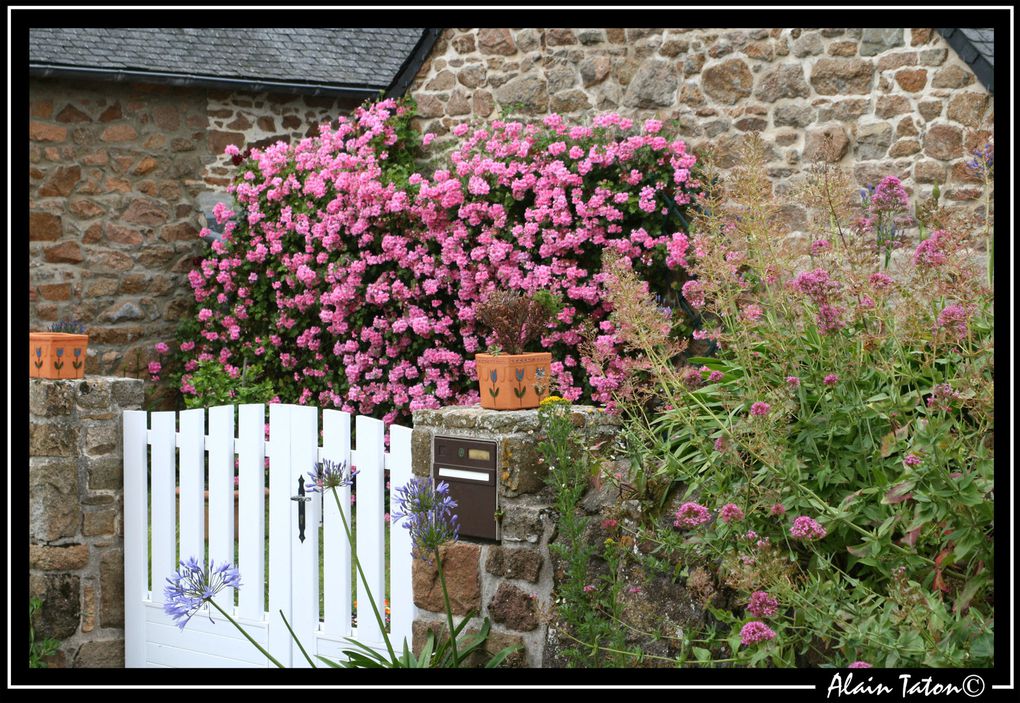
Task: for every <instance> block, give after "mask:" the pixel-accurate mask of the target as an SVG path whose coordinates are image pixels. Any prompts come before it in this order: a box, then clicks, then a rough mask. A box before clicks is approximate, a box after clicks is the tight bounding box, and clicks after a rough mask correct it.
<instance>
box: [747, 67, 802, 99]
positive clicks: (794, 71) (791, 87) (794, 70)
mask: <svg viewBox="0 0 1020 703" xmlns="http://www.w3.org/2000/svg"><path fill="white" fill-rule="evenodd" d="M810 94H811V89H810V88H809V87H808V84H807V82H806V81H805V80H804V68H803V67H802V66H801V64H799V63H795V64H781V65H779V66H776V67H774V68H772V69H771V70H769V71H767V72H765V73H763V74H762V76H761V78H760V79H759V80H758V88H757V89H756V90H755V93H754V96H755V97H756V98H758V99H759V100H763V101H765V102H769V103H771V102H775V101H776V100H779V99H780V98H806V97H807V96H808V95H810Z"/></svg>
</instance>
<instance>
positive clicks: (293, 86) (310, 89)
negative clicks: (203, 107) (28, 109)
mask: <svg viewBox="0 0 1020 703" xmlns="http://www.w3.org/2000/svg"><path fill="white" fill-rule="evenodd" d="M28 73H29V75H30V76H33V77H37V78H94V79H96V80H103V81H118V82H125V81H131V82H139V83H155V84H158V85H174V86H182V87H187V86H196V87H203V88H224V89H229V90H244V91H250V92H253V93H260V92H270V93H287V94H300V95H329V96H336V97H352V98H359V99H364V98H367V97H371V96H374V95H378V94H379V93H380V91H382V90H383V88H382V87H377V88H370V87H363V86H336V85H323V84H321V83H293V82H284V81H268V80H260V79H252V78H224V77H218V76H196V75H190V74H185V73H163V72H158V71H137V70H131V69H120V68H95V67H91V68H83V67H79V66H57V65H52V64H29V67H28Z"/></svg>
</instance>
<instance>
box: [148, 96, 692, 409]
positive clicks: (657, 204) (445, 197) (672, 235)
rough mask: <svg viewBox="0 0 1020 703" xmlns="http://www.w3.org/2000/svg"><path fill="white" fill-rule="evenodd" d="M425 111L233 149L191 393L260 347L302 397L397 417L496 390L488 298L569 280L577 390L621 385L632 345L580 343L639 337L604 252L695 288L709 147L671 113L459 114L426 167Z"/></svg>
mask: <svg viewBox="0 0 1020 703" xmlns="http://www.w3.org/2000/svg"><path fill="white" fill-rule="evenodd" d="M413 114H414V112H413V105H412V104H410V103H408V102H402V103H397V102H396V101H394V100H392V99H390V100H383V101H380V102H377V103H374V104H369V105H366V106H365V107H362V108H359V109H358V110H356V111H355V112H354V114H353V115H351V116H350V117H341V118H340V119H339V121H338V123H337V124H335V125H334V126H330V125H323V126H322V127H321V128H320V130H319V134H318V136H316V137H309V138H306V139H303V140H301V141H299V142H297V143H295V144H286V143H283V142H279V143H277V144H275V145H273V146H270V147H267V148H265V149H251V150H250V152H246V153H247V156H245V154H240V153H237V154H233V156H234V157H235V162H237V164H238V165H237V176H236V178H235V180H234V183H233V184H232V185H231V186H230V188H229V191H230V192H231V193H232V194H233V196H234V197H235V199H236V201H237V203H238V207H237V209H236V211H230V210H229V209H228V208H226V207H220V208H218V210H217V219H218V220H219V222H220V223H221V224H224V225H225V236H224V237H223V239H222V241H220V242H217V243H216V244H214V245H213V247H212V251H211V252H210V253H209V255H208V256H207V257H205V258H204V259H203V260H202V261H201V262H200V264H199V265H198V266H197V267H196V268H195V269H194V270H193V271H191V273H190V274H189V280H190V282H191V286H192V288H193V289H194V295H195V306H196V307H195V314H194V316H193V317H192V318H190V319H189V320H188V321H187V322H186V323H185V324H184V325H183V326H182V329H181V332H180V338H179V339H178V341H177V344H176V348H175V349H176V351H177V352H178V354H177V357H178V362H179V363H178V366H177V370H176V374H175V375H173V378H174V379H175V380H179V388H180V390H181V392H182V393H183V394H185V395H188V394H193V389H194V384H193V383H191V382H190V381H191V378H190V375H191V374H192V373H193V372H194V371H195V369H196V368H197V365H198V364H200V363H203V362H211V363H216V364H218V365H220V366H221V367H222V368H223V370H224V371H225V372H226V373H227V374H229V375H230V376H232V377H235V378H236V377H238V376H239V375H240V372H241V369H242V368H244V366H245V363H248V364H252V363H257V364H258V365H259V366H260V367H261V368H262V369H263V371H264V373H265V374H266V375H267V377H269V378H271V379H273V386H274V389H275V390H276V392H277V393H278V395H279V397H280V399H281V400H283V401H285V402H296V403H302V404H317V405H320V406H323V407H337V408H342V409H344V410H347V411H351V412H358V413H362V414H372V415H376V416H379V417H382V418H383V419H385V420H386V421H392V420H394V419H395V418H396V417H397V416H398V415H407V413H408V412H409V411H410V410H414V409H416V408H429V407H438V406H440V405H448V404H458V403H470V402H473V401H476V400H477V390H476V388H475V380H476V377H475V370H474V362H473V355H474V354H475V353H476V352H479V351H485V349H486V347H487V345H488V344H490V343H491V342H492V340H491V339H490V338H488V337H487V336H486V335H485V334H483V332H482V330H481V329H480V328H479V326H478V325H477V324H476V320H475V307H476V305H477V304H478V303H479V302H480V301H481V300H483V299H484V298H485V297H486V295H487V294H488V293H489V292H491V291H492V290H493V289H495V288H496V287H502V288H506V289H510V290H513V291H522V292H527V293H533V292H535V291H537V290H547V291H549V292H551V293H552V294H553V295H557V296H559V297H560V299H561V300H562V301H563V309H562V311H561V312H560V314H559V316H558V318H557V320H556V321H555V323H554V324H552V325H550V327H549V328H548V331H547V333H546V334H545V335H544V336H543V337H542V339H541V346H542V348H543V349H546V350H549V351H551V352H552V353H553V359H554V363H553V367H552V375H553V381H554V383H556V384H557V385H558V387H559V391H558V392H559V394H560V395H561V396H563V397H565V398H567V399H570V400H584V401H589V402H590V401H596V402H604V401H606V400H608V399H609V394H610V392H611V391H612V390H613V389H614V388H615V387H616V386H617V385H618V383H619V382H620V378H621V376H622V374H623V363H622V361H620V360H619V359H618V360H617V361H616V362H615V363H614V364H611V365H609V366H608V367H606V368H598V369H596V368H595V367H594V366H593V365H592V364H591V363H590V360H589V359H588V358H587V357H586V356H585V355H584V354H582V353H580V352H579V350H578V347H579V344H580V343H581V342H582V340H583V339H585V338H588V337H590V338H594V339H596V340H597V343H598V344H599V345H600V346H601V347H602V348H603V349H606V350H616V352H617V354H616V356H617V357H619V356H620V354H619V353H618V352H619V351H621V345H620V342H619V339H618V338H617V334H616V329H615V327H614V325H613V324H612V323H610V322H609V321H608V320H607V316H608V312H609V306H608V304H607V303H606V299H605V279H606V275H605V273H604V272H603V271H602V269H601V257H602V254H603V252H607V251H608V252H613V253H614V254H615V255H617V256H619V257H622V258H623V259H625V260H626V261H627V262H628V265H630V266H631V267H633V268H634V269H635V270H637V271H640V272H641V274H642V275H643V276H646V277H647V278H648V279H649V280H654V281H656V282H657V283H656V290H657V291H658V292H666V291H669V290H671V289H672V288H674V287H675V288H676V289H677V290H678V289H679V287H680V285H681V284H682V283H683V282H684V280H685V274H684V265H685V264H686V261H687V259H686V257H687V253H688V251H687V250H688V238H687V235H686V233H685V227H686V219H685V217H686V215H685V213H686V212H687V210H688V208H689V205H690V203H691V201H692V199H693V198H694V197H696V194H697V192H698V189H699V182H698V180H697V179H696V177H695V165H696V160H695V157H694V156H693V155H692V154H691V153H689V152H688V151H687V148H686V146H685V144H684V142H683V141H682V140H680V139H671V138H668V137H666V136H664V135H663V134H662V133H661V124H660V123H658V122H657V121H654V120H652V121H649V122H647V123H645V124H644V125H641V124H637V125H635V124H633V123H632V122H631V121H630V120H628V119H624V118H622V117H620V116H619V115H616V114H605V115H600V116H597V117H595V118H594V121H593V122H592V124H591V125H586V126H582V125H570V124H567V123H565V122H564V121H563V120H562V119H561V118H560V117H559V116H558V115H550V116H548V117H546V118H545V120H544V122H543V123H541V124H522V123H520V122H513V121H505V120H496V121H493V122H491V123H489V124H487V125H485V126H479V127H469V126H468V125H459V126H457V127H455V128H454V130H453V131H454V135H455V136H456V137H457V138H458V141H456V142H455V145H454V148H453V150H452V152H451V153H449V154H448V155H447V156H446V157H445V158H443V159H441V163H440V166H439V167H438V168H435V169H434V170H419V169H418V167H417V165H416V163H417V162H416V161H415V159H416V158H418V157H420V156H421V155H422V154H423V153H425V152H426V150H427V145H428V143H429V142H430V141H431V139H428V138H423V137H422V136H421V135H419V134H418V133H417V132H415V131H414V130H413V129H412V128H411V126H410V121H411V118H412V117H413ZM433 148H434V147H433ZM231 151H233V150H232V149H228V152H231ZM164 375H165V376H166V375H167V371H166V365H165V364H164Z"/></svg>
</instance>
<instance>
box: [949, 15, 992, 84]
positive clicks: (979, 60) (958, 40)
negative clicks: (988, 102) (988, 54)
mask: <svg viewBox="0 0 1020 703" xmlns="http://www.w3.org/2000/svg"><path fill="white" fill-rule="evenodd" d="M935 31H936V32H938V33H939V34H940V35H941V36H942V38H943V39H945V40H946V43H948V44H949V46H951V47H953V51H955V52H956V54H957V56H959V57H960V58H961V59H962V60H963V62H964V63H965V64H967V65H968V66H970V70H972V71H973V72H974V75H975V76H977V79H978V80H979V81H981V85H983V86H984V87H985V88H987V89H988V92H989V93H994V92H995V67H993V66H992V65H991V64H990V63H988V59H986V58H985V57H984V56H982V54H981V52H980V51H978V50H977V49H975V48H974V46H973V45H972V44H971V43H970V39H968V38H967V35H965V34H964V33H963V32H961V31H960V30H959V29H938V28H936V29H935Z"/></svg>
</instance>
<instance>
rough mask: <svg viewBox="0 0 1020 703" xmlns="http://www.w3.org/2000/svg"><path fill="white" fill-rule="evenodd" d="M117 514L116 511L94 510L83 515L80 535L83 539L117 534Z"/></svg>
mask: <svg viewBox="0 0 1020 703" xmlns="http://www.w3.org/2000/svg"><path fill="white" fill-rule="evenodd" d="M90 487H91V486H90ZM118 514H119V511H118V510H95V511H89V512H87V513H85V514H83V515H82V529H81V533H82V535H84V536H85V537H97V536H102V535H115V534H117V516H118Z"/></svg>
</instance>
